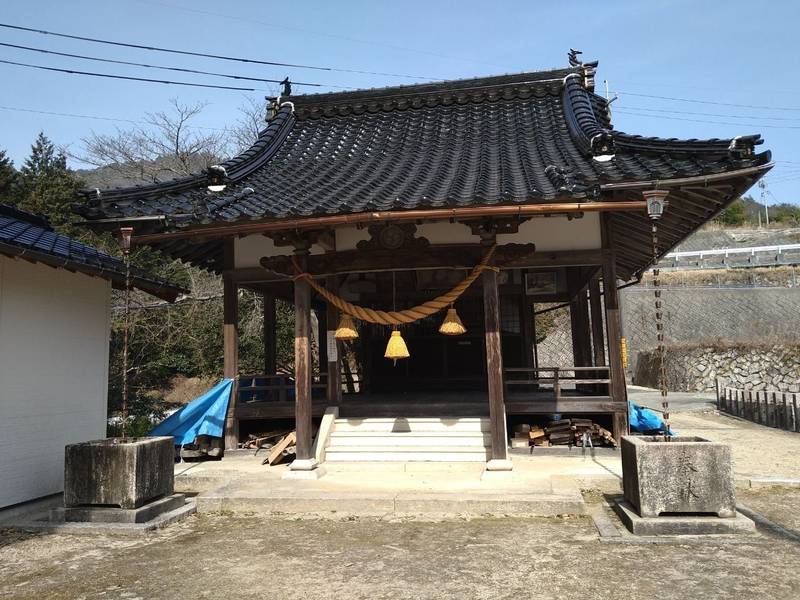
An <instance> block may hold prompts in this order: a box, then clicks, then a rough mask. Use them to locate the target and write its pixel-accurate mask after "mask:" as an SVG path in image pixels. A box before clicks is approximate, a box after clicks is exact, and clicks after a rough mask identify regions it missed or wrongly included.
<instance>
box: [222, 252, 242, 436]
mask: <svg viewBox="0 0 800 600" xmlns="http://www.w3.org/2000/svg"><path fill="white" fill-rule="evenodd" d="M233 243H234V240H233V238H229V239H226V240H225V246H224V259H223V261H224V269H225V271H226V274H225V276H224V277H223V279H222V353H223V367H222V376H223V377H225V378H226V379H233V380H234V384H233V388H232V389H231V397H230V400H229V401H228V412H227V414H226V416H225V449H226V450H235V449H236V446H237V445H238V443H239V419H238V417H237V416H236V401H237V396H238V387H239V386H238V382H237V381H236V379H237V376H238V374H239V294H238V291H239V290H238V287H237V285H236V282H234V281H233V280H231V278H230V277H229V276H228V272H229V271H230V270H232V269H234V268H235V261H234V255H233V252H234V245H233Z"/></svg>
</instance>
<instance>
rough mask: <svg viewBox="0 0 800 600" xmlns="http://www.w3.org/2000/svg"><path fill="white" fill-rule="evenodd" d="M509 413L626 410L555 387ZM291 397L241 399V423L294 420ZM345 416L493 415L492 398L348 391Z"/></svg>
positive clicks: (317, 411) (519, 397)
mask: <svg viewBox="0 0 800 600" xmlns="http://www.w3.org/2000/svg"><path fill="white" fill-rule="evenodd" d="M505 400H506V402H505V405H506V413H507V414H550V413H584V414H586V413H611V412H618V411H625V410H626V408H627V407H626V405H625V403H624V402H612V401H611V398H609V397H608V396H603V395H593V394H591V393H590V392H586V391H577V390H568V389H567V390H561V395H560V398H559V400H558V401H556V400H555V398H554V394H553V392H552V390H542V391H530V392H513V393H509V394H507V395H506V399H505ZM328 406H329V403H328V402H327V401H326V400H325V399H315V400H314V402H313V415H314V416H315V417H320V416H322V414H323V413H324V412H325V409H326V408H327V407H328ZM294 411H295V405H294V402H293V401H291V400H287V401H283V402H279V401H253V402H241V403H240V404H239V405H238V406H237V416H238V418H239V420H240V421H246V420H252V419H270V418H291V417H294ZM339 416H340V417H354V418H359V417H488V416H489V398H488V394H487V393H486V392H485V391H455V392H445V391H439V392H409V393H360V394H345V395H344V396H343V397H342V401H341V403H340V404H339Z"/></svg>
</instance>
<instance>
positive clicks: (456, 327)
mask: <svg viewBox="0 0 800 600" xmlns="http://www.w3.org/2000/svg"><path fill="white" fill-rule="evenodd" d="M439 333H441V334H444V335H461V334H464V333H467V328H466V327H464V323H462V322H461V319H460V318H459V317H458V313H457V312H456V309H455V308H454V307H453V306H450V308H448V309H447V314H446V315H445V317H444V321H442V325H441V327H439Z"/></svg>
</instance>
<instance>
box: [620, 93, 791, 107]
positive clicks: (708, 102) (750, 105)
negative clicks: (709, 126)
mask: <svg viewBox="0 0 800 600" xmlns="http://www.w3.org/2000/svg"><path fill="white" fill-rule="evenodd" d="M613 93H614V94H624V95H628V96H638V97H639V98H656V99H658V100H672V101H675V102H694V103H696V104H714V105H716V106H735V107H737V108H759V109H762V110H788V111H793V112H794V111H798V112H800V107H794V106H763V105H758V104H734V103H732V102H715V101H712V100H695V99H692V98H676V97H674V96H655V95H653V94H637V93H635V92H624V91H622V90H616V91H614V92H613Z"/></svg>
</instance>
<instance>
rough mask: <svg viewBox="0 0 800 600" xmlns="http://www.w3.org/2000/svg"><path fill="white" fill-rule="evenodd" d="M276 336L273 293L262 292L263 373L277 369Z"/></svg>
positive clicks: (271, 372) (273, 372) (274, 371)
mask: <svg viewBox="0 0 800 600" xmlns="http://www.w3.org/2000/svg"><path fill="white" fill-rule="evenodd" d="M277 344H278V338H277V332H276V315H275V294H273V293H272V292H270V291H265V292H264V373H265V374H267V375H273V374H275V373H276V372H277V371H278V346H277Z"/></svg>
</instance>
